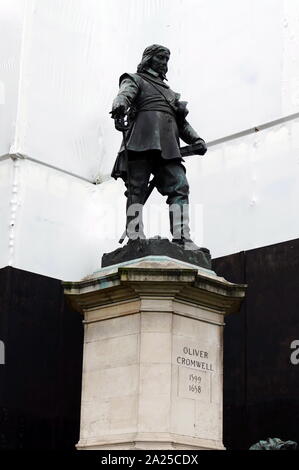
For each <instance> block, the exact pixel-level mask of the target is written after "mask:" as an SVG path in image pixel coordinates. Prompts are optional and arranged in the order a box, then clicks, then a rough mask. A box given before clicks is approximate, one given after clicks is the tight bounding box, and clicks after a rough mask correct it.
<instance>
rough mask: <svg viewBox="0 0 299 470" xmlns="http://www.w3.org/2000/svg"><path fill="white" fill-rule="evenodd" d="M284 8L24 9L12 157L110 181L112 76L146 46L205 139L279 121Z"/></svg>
mask: <svg viewBox="0 0 299 470" xmlns="http://www.w3.org/2000/svg"><path fill="white" fill-rule="evenodd" d="M283 4H284V2H283V1H282V0H263V1H260V0H242V2H240V1H239V0H227V1H225V2H223V1H222V0H210V1H209V2H206V1H203V0H202V1H200V0H172V1H171V2H170V1H169V0H127V1H125V2H124V1H122V0H110V1H109V2H108V1H104V0H76V1H74V0H27V1H26V3H25V14H24V30H23V41H22V56H21V59H20V60H21V75H20V82H19V85H20V87H19V100H18V114H17V124H16V134H15V139H14V142H13V145H12V151H13V152H15V153H16V152H19V153H22V154H25V155H28V156H30V157H31V158H34V159H36V160H40V161H43V162H45V163H47V164H51V165H54V166H55V167H58V168H62V169H64V170H66V171H69V172H71V173H75V174H78V175H80V176H82V177H85V178H89V179H91V180H94V179H95V178H96V177H97V176H100V177H101V176H103V175H107V174H109V172H110V170H111V167H112V164H113V160H114V158H115V155H116V152H117V150H118V147H119V143H120V139H121V136H120V134H119V133H117V132H116V131H115V129H114V126H113V121H112V120H111V119H110V117H109V114H108V113H109V111H110V109H111V102H112V99H113V97H114V96H115V94H116V93H117V90H118V77H119V76H120V75H121V73H123V72H124V71H129V72H134V71H135V70H136V66H137V64H138V63H139V61H140V59H141V54H142V52H143V50H144V48H145V47H146V46H147V45H149V44H152V43H162V44H165V45H167V46H168V47H169V48H170V49H171V51H172V55H171V60H170V64H169V74H168V78H169V83H170V85H171V86H172V87H173V89H175V90H177V91H178V92H180V93H182V98H183V99H186V100H188V101H189V102H190V120H191V121H192V123H193V125H194V127H195V128H197V129H198V131H199V133H200V134H201V135H202V136H203V137H204V138H205V139H207V140H211V139H215V138H218V137H222V136H225V135H228V134H231V133H234V132H236V131H239V130H243V129H244V128H247V127H252V126H253V125H257V124H260V123H263V122H265V121H269V120H272V119H275V118H278V117H281V114H282V107H281V103H282V99H281V76H282V71H283V64H284V54H286V55H287V54H288V50H284V47H283V32H284V30H285V28H284V27H283V18H284V17H283ZM5 44H7V41H5ZM2 47H4V46H2ZM15 93H17V89H16V90H15ZM286 99H287V98H286Z"/></svg>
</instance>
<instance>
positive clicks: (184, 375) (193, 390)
mask: <svg viewBox="0 0 299 470" xmlns="http://www.w3.org/2000/svg"><path fill="white" fill-rule="evenodd" d="M176 364H177V366H178V395H179V396H180V397H182V398H191V399H192V400H201V401H204V402H209V403H211V402H212V374H213V372H215V365H214V362H213V361H212V360H211V359H210V357H209V352H208V351H206V350H203V349H201V348H200V347H193V346H188V345H181V347H180V348H179V350H178V354H177V355H176Z"/></svg>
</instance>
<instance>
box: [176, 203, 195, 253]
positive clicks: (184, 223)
mask: <svg viewBox="0 0 299 470" xmlns="http://www.w3.org/2000/svg"><path fill="white" fill-rule="evenodd" d="M169 221H170V232H171V234H172V236H173V238H172V243H176V244H177V245H179V246H180V247H182V248H183V249H184V250H201V248H200V247H199V246H197V245H196V243H194V242H193V241H192V240H191V238H190V225H189V204H188V202H185V203H183V204H180V203H174V204H171V205H170V206H169Z"/></svg>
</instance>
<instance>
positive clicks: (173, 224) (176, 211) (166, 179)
mask: <svg viewBox="0 0 299 470" xmlns="http://www.w3.org/2000/svg"><path fill="white" fill-rule="evenodd" d="M156 175H157V176H156V177H157V185H156V186H157V189H158V191H159V192H160V193H161V194H162V195H164V196H165V195H166V196H168V197H167V204H168V205H169V221H170V231H171V234H172V237H173V239H172V241H173V242H174V243H177V244H179V245H181V246H183V247H184V248H187V249H190V250H198V249H199V247H198V246H197V245H195V243H193V242H192V240H191V238H190V225H189V183H188V180H187V177H186V170H185V167H184V165H183V164H182V162H181V159H173V160H164V159H162V158H161V160H160V164H159V169H157V173H156Z"/></svg>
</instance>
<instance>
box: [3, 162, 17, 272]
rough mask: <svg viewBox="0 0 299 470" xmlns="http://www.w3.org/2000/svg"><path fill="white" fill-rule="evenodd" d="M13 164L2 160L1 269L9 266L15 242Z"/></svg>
mask: <svg viewBox="0 0 299 470" xmlns="http://www.w3.org/2000/svg"><path fill="white" fill-rule="evenodd" d="M12 184H13V163H12V161H11V160H10V159H9V160H2V161H1V160H0V269H1V268H3V267H5V266H8V265H9V258H10V250H11V246H10V244H11V242H12V243H13V242H14V239H13V238H12V237H13V227H11V225H10V224H11V223H12V222H13V221H12V220H11V215H12V204H11V202H12V197H13V194H12V188H13V186H12Z"/></svg>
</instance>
